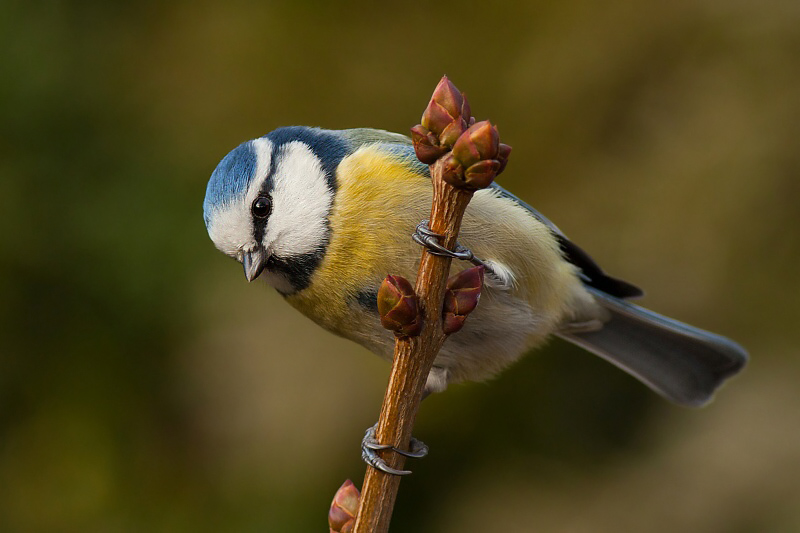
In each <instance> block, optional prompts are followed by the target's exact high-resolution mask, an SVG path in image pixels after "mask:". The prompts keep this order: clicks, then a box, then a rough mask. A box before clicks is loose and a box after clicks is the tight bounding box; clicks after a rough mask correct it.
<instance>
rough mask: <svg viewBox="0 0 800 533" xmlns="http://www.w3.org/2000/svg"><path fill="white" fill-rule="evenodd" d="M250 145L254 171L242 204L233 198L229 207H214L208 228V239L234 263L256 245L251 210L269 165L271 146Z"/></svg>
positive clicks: (256, 141)
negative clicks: (234, 258)
mask: <svg viewBox="0 0 800 533" xmlns="http://www.w3.org/2000/svg"><path fill="white" fill-rule="evenodd" d="M250 145H251V147H252V149H253V151H254V152H255V154H256V169H255V172H254V174H253V179H252V180H251V181H250V185H249V186H248V188H247V193H246V195H245V198H244V200H242V198H241V197H239V198H234V199H233V200H232V203H226V204H224V205H221V206H219V207H217V209H215V210H214V213H213V214H212V216H211V223H210V225H209V228H208V235H209V237H211V240H212V241H214V244H215V245H216V247H217V249H219V250H220V251H221V252H223V253H224V254H227V255H229V256H231V257H236V258H237V259H240V255H241V251H242V250H250V249H252V248H254V247H255V245H256V242H255V241H254V240H253V215H252V214H251V213H250V206H251V205H252V204H253V202H254V201H255V199H256V197H257V196H258V193H259V191H260V190H261V187H262V186H263V184H264V180H265V179H266V178H267V175H268V174H269V169H270V165H271V164H272V161H271V160H272V142H270V141H269V140H267V139H254V140H252V141H250Z"/></svg>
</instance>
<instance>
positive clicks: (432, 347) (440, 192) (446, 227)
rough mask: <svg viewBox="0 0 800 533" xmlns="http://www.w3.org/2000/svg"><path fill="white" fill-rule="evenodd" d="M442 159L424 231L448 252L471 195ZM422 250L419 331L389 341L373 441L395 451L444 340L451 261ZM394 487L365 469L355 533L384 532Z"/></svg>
mask: <svg viewBox="0 0 800 533" xmlns="http://www.w3.org/2000/svg"><path fill="white" fill-rule="evenodd" d="M443 161H444V160H443V159H439V160H437V161H436V162H435V163H434V164H433V165H431V178H432V180H433V206H432V208H431V218H430V228H431V230H432V231H433V232H434V233H438V234H439V235H444V239H443V241H442V242H441V244H443V245H444V246H445V247H446V248H448V249H451V250H452V249H453V247H454V246H455V243H456V238H457V237H458V231H459V228H460V227H461V219H462V218H463V216H464V210H465V209H466V207H467V204H468V203H469V201H470V199H471V198H472V191H469V190H465V189H460V188H456V187H454V186H452V185H450V184H448V183H445V181H444V180H443V179H442V172H443V166H444V162H443ZM423 250H424V251H423V252H422V259H421V261H420V265H419V271H418V272H417V281H416V287H415V291H416V293H417V296H418V297H419V301H420V305H421V307H422V313H423V316H424V321H425V322H424V323H425V327H424V328H423V330H422V333H421V334H420V335H419V336H418V337H401V338H398V339H397V342H396V343H395V347H394V361H393V363H392V371H391V374H390V376H389V386H388V387H387V389H386V395H385V396H384V399H383V406H382V407H381V414H380V418H379V419H378V426H377V430H376V432H375V436H376V440H377V441H378V442H380V443H381V444H390V445H392V446H394V447H396V448H399V449H408V446H409V441H410V440H411V431H412V429H413V426H414V420H415V418H416V415H417V409H418V408H419V404H420V401H421V399H422V391H423V388H424V386H425V381H426V379H427V377H428V373H429V372H430V370H431V367H432V366H433V361H434V359H435V358H436V355H437V354H438V353H439V349H440V348H441V347H442V344H443V343H444V340H445V335H444V333H442V325H441V317H442V301H443V298H444V289H445V283H446V281H447V275H448V273H449V272H450V262H451V259H450V258H447V257H440V256H436V255H433V254H430V253H428V251H427V249H423ZM382 457H383V459H384V460H385V461H386V463H387V464H388V465H389V466H390V467H392V468H402V467H403V463H404V457H403V456H401V455H399V454H397V453H392V452H391V451H386V452H383V455H382ZM399 486H400V477H398V476H394V475H391V474H386V473H384V472H381V471H380V470H377V469H375V468H371V467H368V468H367V473H366V476H365V478H364V485H363V487H362V490H361V504H360V508H359V513H358V516H357V518H356V524H355V529H354V532H355V533H373V532H376V533H380V532H385V531H388V529H389V521H390V519H391V516H392V510H393V509H394V502H395V499H396V497H397V491H398V489H399Z"/></svg>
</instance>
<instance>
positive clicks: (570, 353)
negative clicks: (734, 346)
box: [0, 0, 800, 533]
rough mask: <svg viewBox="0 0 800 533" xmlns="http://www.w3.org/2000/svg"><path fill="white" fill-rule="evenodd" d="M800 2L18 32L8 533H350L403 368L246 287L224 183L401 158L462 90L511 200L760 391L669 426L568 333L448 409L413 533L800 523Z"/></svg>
mask: <svg viewBox="0 0 800 533" xmlns="http://www.w3.org/2000/svg"><path fill="white" fill-rule="evenodd" d="M798 58H800V3H798V2H797V1H796V0H767V1H764V2H759V3H756V2H746V1H739V0H734V1H729V0H726V1H723V0H700V1H689V0H678V1H675V2H656V1H647V2H638V3H637V2H628V1H622V0H614V1H612V2H590V1H584V0H563V1H560V2H554V1H551V2H522V1H520V2H504V3H502V4H496V5H491V4H487V3H478V2H468V1H467V2H459V3H446V2H439V3H416V4H413V5H411V4H402V5H401V4H398V3H393V4H380V3H375V2H320V1H306V2H288V1H287V2H272V1H262V2H246V1H239V0H231V1H228V2H172V3H162V2H136V3H134V2H129V3H125V2H35V1H34V2H22V1H15V0H6V1H5V2H3V3H2V5H1V6H0V75H1V76H2V83H0V111H2V115H0V128H1V129H0V132H1V133H0V228H2V230H0V530H2V531H9V532H38V531H47V532H50V531H54V532H60V531H82V532H87V531H88V532H95V531H97V532H105V531H131V532H133V531H165V532H166V531H193V532H194V531H197V532H204V531H208V532H211V531H235V532H262V531H270V532H271V531H278V532H282V531H287V532H293V531H301V532H305V531H326V527H327V524H326V515H327V510H328V505H329V503H330V499H331V498H332V496H333V494H334V492H335V490H336V488H337V487H338V486H339V485H340V484H341V483H342V482H343V481H344V480H345V479H346V478H348V477H350V478H353V479H354V481H355V482H356V484H357V485H360V484H361V481H362V476H363V472H364V465H363V464H362V463H361V461H360V458H359V449H358V445H359V442H360V439H361V436H362V434H363V430H364V428H366V427H367V426H369V425H371V424H372V423H373V422H374V420H375V419H376V417H377V413H378V409H379V405H380V402H381V398H382V394H383V390H384V387H385V384H386V378H387V375H388V365H386V364H385V363H384V362H382V361H380V360H378V358H376V357H374V356H372V355H371V354H369V353H367V352H366V351H364V350H363V349H361V348H360V347H357V346H355V345H353V344H350V343H348V342H345V341H343V340H340V339H336V338H333V337H332V336H330V335H329V334H327V333H325V332H323V331H322V330H320V329H319V328H317V326H315V325H313V324H312V323H311V322H310V321H308V320H306V319H305V318H303V317H302V316H300V315H299V314H298V313H296V312H295V311H294V310H292V309H291V308H289V307H288V306H287V305H286V304H285V303H284V302H282V301H281V299H280V298H279V297H278V296H277V295H276V294H275V293H274V292H273V291H272V290H270V289H269V288H268V287H266V286H265V285H262V284H254V285H248V284H247V283H246V281H245V280H244V277H243V275H242V273H241V267H239V266H238V265H237V264H236V263H234V262H233V261H231V260H229V259H227V258H225V257H224V256H223V255H222V254H220V253H219V252H217V251H216V250H215V249H214V247H213V245H212V244H211V242H210V240H209V239H208V237H207V235H206V232H205V228H204V227H203V222H202V216H201V203H202V200H203V196H204V194H205V186H206V181H207V179H208V176H209V175H210V173H211V171H212V170H213V168H214V167H215V165H216V163H217V162H218V161H219V159H220V158H221V157H222V156H224V155H225V154H226V153H227V152H228V151H229V150H230V149H232V148H233V147H234V146H236V145H237V144H238V143H240V142H241V141H244V140H246V139H249V138H252V137H256V136H260V135H263V134H265V133H267V132H268V131H270V130H272V129H273V128H275V127H278V126H282V125H289V124H307V125H318V126H323V127H329V128H348V127H357V126H371V127H377V128H383V129H388V130H394V131H400V132H407V131H408V128H409V127H410V126H412V125H414V124H415V123H416V122H417V121H418V119H419V116H420V114H421V112H422V109H423V108H424V106H425V104H426V103H427V99H428V97H429V95H430V92H431V91H432V89H433V88H434V86H435V85H436V82H437V81H438V80H439V77H440V76H441V75H442V74H445V73H446V74H448V75H449V76H450V77H451V78H452V79H453V80H454V81H455V83H456V84H457V85H458V86H459V87H460V88H461V89H462V90H464V91H466V92H467V93H468V95H469V97H470V100H471V103H472V107H473V110H474V112H475V114H476V115H477V116H478V117H479V118H490V119H491V120H492V121H494V122H495V123H497V124H498V125H499V128H500V131H501V132H502V134H503V139H504V140H505V141H506V142H508V143H509V144H511V145H512V146H514V154H513V157H512V160H511V164H510V166H509V169H508V171H506V173H505V174H504V175H503V176H502V179H501V183H502V185H504V186H506V187H507V188H509V189H510V190H512V191H514V192H515V193H516V194H518V195H519V196H521V197H522V198H524V199H525V200H527V201H529V202H530V203H532V204H534V205H536V206H537V207H538V208H539V209H540V210H541V211H542V212H543V213H545V214H546V215H547V216H548V217H550V218H552V219H553V220H554V221H555V222H556V223H557V224H559V226H560V227H561V228H562V229H563V230H564V231H565V232H566V233H567V234H568V235H570V236H571V237H572V238H573V240H575V241H576V242H577V243H579V244H580V245H581V246H583V247H584V248H586V249H587V250H589V251H590V252H591V253H592V254H593V255H594V256H595V258H596V259H597V260H598V261H599V262H600V263H601V264H603V266H604V267H606V269H607V270H608V271H609V272H611V273H613V274H615V275H618V276H620V277H623V278H626V279H629V280H631V281H633V282H635V283H637V284H639V285H641V286H643V287H644V288H645V289H646V290H647V293H648V294H647V297H646V298H645V299H644V300H643V304H644V305H646V306H648V307H651V308H653V309H655V310H658V311H660V312H662V313H665V314H668V315H671V316H675V317H678V318H681V319H683V320H686V321H688V322H691V323H694V324H696V325H699V326H701V327H705V328H708V329H711V330H713V331H718V332H720V333H723V334H726V335H728V336H731V337H733V338H735V339H737V340H738V341H740V342H741V343H743V344H744V345H745V346H747V347H748V348H749V350H750V351H751V356H752V362H751V364H750V366H749V367H748V368H747V370H746V371H745V373H743V374H742V375H741V376H739V377H737V378H736V379H734V380H733V381H732V382H731V383H729V386H727V387H726V388H725V389H724V390H722V391H721V392H720V394H719V395H718V398H717V399H716V401H715V402H714V403H713V404H711V405H710V406H709V407H707V408H705V409H701V410H688V409H683V408H678V407H673V406H671V405H669V404H667V403H666V402H665V401H663V400H661V399H660V398H658V397H656V396H655V395H654V394H652V393H650V392H649V391H648V390H646V389H645V388H644V387H643V386H641V385H639V384H638V383H637V382H635V381H634V380H633V379H631V378H629V377H628V376H626V375H624V374H623V373H621V372H620V371H618V370H616V369H615V368H613V367H611V366H610V365H608V364H606V363H604V362H602V361H600V360H599V359H597V358H595V357H594V356H591V355H588V354H586V353H584V352H582V351H580V350H578V349H575V348H572V347H570V346H567V345H566V344H564V343H561V342H556V341H554V342H553V343H552V344H551V345H550V346H549V347H547V348H546V349H544V350H540V351H539V352H538V353H537V354H536V355H535V356H530V357H527V358H525V359H524V360H523V361H522V362H520V363H519V364H517V365H516V366H514V367H513V368H512V369H511V370H509V371H508V372H506V373H505V374H503V375H502V376H500V377H499V378H497V379H495V380H494V381H492V382H490V383H485V384H469V385H462V386H457V387H453V388H452V389H451V390H449V391H448V392H447V393H445V394H443V395H438V396H434V397H432V398H431V399H429V400H426V402H425V405H423V408H422V411H421V414H420V416H419V420H418V424H417V426H416V429H415V433H416V435H417V436H418V437H420V438H422V439H423V440H425V441H426V442H427V443H428V444H429V445H430V446H431V448H432V452H431V454H430V456H429V458H428V459H426V460H424V461H420V462H415V463H414V464H413V465H412V467H413V468H414V469H415V474H414V475H413V476H411V477H410V478H408V479H406V480H404V481H403V483H402V485H401V492H400V498H399V501H398V505H397V509H396V513H395V519H394V523H393V531H397V532H402V531H406V532H412V531H413V532H423V533H425V532H455V531H459V532H461V531H508V532H527V531H543V532H544V531H547V532H570V533H575V532H612V531H613V532H618V531H649V532H674V531H691V532H736V533H744V532H765V531H769V532H790V531H800V506H798V505H797V502H798V501H800V476H798V472H800V388H798V385H797V383H798V379H797V378H798V370H799V369H798V366H800V365H798V358H797V356H796V353H797V341H798V333H797V330H798V320H799V319H800V305H798V302H797V299H798V281H797V279H798V278H797V264H798V260H800V240H798V235H797V230H798V227H800V209H798V207H797V203H798V200H799V199H800V185H799V183H800V180H799V179H798V178H800V149H799V148H800V93H798V86H800V60H799V59H798Z"/></svg>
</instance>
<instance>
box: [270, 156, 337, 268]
mask: <svg viewBox="0 0 800 533" xmlns="http://www.w3.org/2000/svg"><path fill="white" fill-rule="evenodd" d="M275 159H276V161H275V164H276V165H277V168H276V169H275V172H274V173H273V175H272V180H273V188H272V214H271V215H270V217H269V222H268V223H267V231H266V233H265V234H264V241H263V242H264V245H265V246H267V247H268V249H269V250H270V251H271V252H272V253H275V254H276V255H278V256H279V257H287V256H292V255H300V254H307V253H312V252H316V251H317V250H319V248H320V247H321V246H323V245H324V243H325V240H326V239H327V234H328V213H329V211H330V208H331V204H332V202H333V191H332V190H331V188H330V186H329V185H328V181H327V179H326V176H325V172H324V171H323V169H322V163H321V161H320V160H319V158H318V157H317V156H316V155H314V152H312V151H311V149H310V148H309V147H308V145H306V144H305V143H303V142H301V141H292V142H289V143H286V144H284V145H283V146H282V147H281V148H280V150H279V151H278V154H277V155H276V158H275Z"/></svg>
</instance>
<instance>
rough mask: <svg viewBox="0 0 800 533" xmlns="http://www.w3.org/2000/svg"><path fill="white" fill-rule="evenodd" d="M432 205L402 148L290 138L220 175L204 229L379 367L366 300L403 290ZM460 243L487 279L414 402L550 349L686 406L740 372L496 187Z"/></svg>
mask: <svg viewBox="0 0 800 533" xmlns="http://www.w3.org/2000/svg"><path fill="white" fill-rule="evenodd" d="M431 198H432V184H431V176H430V171H429V167H428V165H425V164H423V163H421V162H420V161H419V160H418V159H417V158H416V156H415V152H414V148H413V146H412V143H411V140H410V139H409V138H408V137H407V136H405V135H402V134H398V133H391V132H387V131H383V130H378V129H370V128H356V129H345V130H327V129H321V128H315V127H307V126H288V127H281V128H278V129H275V130H274V131H272V132H270V133H268V134H266V135H264V136H262V137H259V138H256V139H252V140H249V141H246V142H244V143H242V144H240V145H239V146H237V147H236V148H234V149H233V150H232V151H231V152H230V153H228V154H227V155H226V156H225V157H224V158H223V159H222V160H221V161H220V163H219V164H218V166H217V167H216V168H215V170H214V171H213V173H212V174H211V178H210V180H209V182H208V186H207V189H206V195H205V200H204V202H203V216H204V221H205V225H206V229H207V231H208V234H209V237H210V238H211V240H212V241H213V243H214V245H215V246H216V248H218V249H219V250H220V251H221V252H223V253H224V254H225V255H227V256H230V257H232V258H234V259H235V260H236V261H238V262H240V263H241V264H242V267H243V269H244V274H245V277H246V278H247V280H248V281H251V282H252V281H255V280H259V281H262V280H263V281H264V282H266V283H267V284H268V285H270V286H272V287H273V288H274V289H275V290H277V291H278V293H280V294H281V295H282V296H283V298H284V299H285V300H286V302H287V303H288V304H289V305H291V306H292V307H294V308H296V309H297V310H299V311H300V312H301V313H302V314H304V315H305V316H307V317H309V318H310V319H311V320H313V321H314V322H316V323H317V324H318V325H320V326H322V327H323V328H324V329H326V330H328V331H330V332H332V333H334V334H336V335H339V336H341V337H344V338H347V339H350V340H352V341H354V342H356V343H358V344H360V345H362V346H364V347H366V348H367V349H368V350H370V351H372V352H374V353H375V354H377V355H378V356H380V357H382V358H383V359H385V360H387V361H391V359H392V354H393V349H394V343H395V337H394V334H393V333H392V332H390V331H388V330H386V329H384V328H383V327H382V326H381V323H380V316H379V314H378V307H377V293H378V289H379V287H380V285H381V282H382V281H383V279H384V278H385V277H386V276H387V274H393V275H400V276H403V277H405V278H407V279H412V280H413V279H414V276H415V275H416V272H417V267H418V265H419V260H420V256H421V253H420V247H419V244H417V243H416V242H414V240H412V238H411V236H412V234H414V232H415V228H416V227H417V225H418V224H419V223H420V221H421V220H423V219H425V218H426V217H427V215H428V214H429V213H430V206H431ZM458 239H459V243H460V244H461V245H462V246H463V247H464V248H466V249H469V250H470V251H471V252H472V253H473V254H474V256H475V257H479V258H480V259H481V261H482V262H483V264H484V265H485V266H486V275H485V280H484V286H483V289H482V292H481V299H480V303H479V305H478V307H477V308H476V309H475V311H474V312H473V313H472V314H471V315H470V317H469V320H467V321H466V323H465V326H464V328H463V329H462V330H461V331H460V332H458V333H456V334H454V335H451V336H449V337H448V339H447V341H446V342H445V344H444V345H443V347H442V349H441V350H440V352H439V354H438V355H437V357H436V359H435V361H434V364H433V368H432V369H431V371H430V374H429V375H428V377H427V381H426V384H425V394H426V395H427V394H430V393H436V392H442V391H444V390H445V389H447V387H448V386H449V385H452V384H455V383H461V382H466V381H483V380H487V379H489V378H491V377H493V376H495V375H497V374H498V373H499V372H501V371H502V370H504V369H506V368H507V367H509V366H510V365H511V364H512V363H514V362H515V361H516V360H518V359H519V358H520V357H522V356H523V355H524V354H526V353H528V352H530V351H532V350H533V349H534V348H536V347H539V346H541V345H543V344H544V343H545V342H547V340H548V339H549V338H551V337H553V336H556V337H560V338H562V339H565V340H566V341H568V342H571V343H573V344H576V345H578V346H580V347H581V348H584V349H585V350H587V351H589V352H592V353H594V354H596V355H599V356H600V357H602V358H604V359H606V360H607V361H609V362H610V363H612V364H614V365H616V366H618V367H619V368H621V369H622V370H624V371H626V372H628V373H629V374H631V375H633V376H634V377H635V378H637V379H638V380H640V381H641V382H643V383H644V384H645V385H647V386H648V387H650V388H651V389H652V390H654V391H655V392H656V393H658V394H660V395H661V396H663V397H665V398H666V399H668V400H670V401H671V402H673V403H676V404H680V405H685V406H693V407H697V406H702V405H705V404H706V403H708V402H709V401H710V400H711V399H712V397H713V395H714V392H715V390H716V389H717V388H718V387H719V386H720V385H721V384H722V383H723V382H724V381H725V380H726V379H727V378H729V377H731V376H733V375H734V374H736V373H737V372H739V371H740V370H741V369H742V368H743V367H744V366H745V364H746V363H747V360H748V354H747V352H746V351H745V349H744V348H742V347H741V346H740V345H739V344H737V343H736V342H734V341H732V340H730V339H728V338H726V337H723V336H721V335H717V334H714V333H711V332H708V331H704V330H702V329H699V328H696V327H693V326H690V325H688V324H685V323H683V322H680V321H678V320H674V319H672V318H668V317H665V316H662V315H660V314H657V313H655V312H653V311H650V310H648V309H645V308H643V307H640V306H638V305H636V304H633V303H631V302H630V300H631V299H634V298H637V297H640V296H641V295H642V294H643V292H642V291H641V289H639V288H638V287H637V286H635V285H633V284H631V283H629V282H626V281H623V280H621V279H618V278H615V277H612V276H610V275H608V274H607V273H606V272H605V271H604V270H603V269H601V268H600V267H599V266H598V265H597V263H596V262H595V261H594V260H593V259H592V258H591V257H590V256H589V254H587V253H586V252H585V251H584V250H583V249H582V248H580V247H579V246H577V245H576V244H574V243H573V242H572V241H570V240H569V239H568V238H567V237H566V235H564V233H563V232H562V231H561V230H560V229H559V228H558V227H557V226H556V225H555V224H553V223H552V222H550V220H549V219H548V218H546V217H545V216H543V215H542V214H541V213H539V212H538V211H536V210H535V209H534V208H533V207H531V206H530V205H528V204H527V203H525V202H524V201H523V200H521V199H520V198H518V197H517V196H515V195H513V194H512V193H510V192H508V191H506V190H505V189H503V188H502V187H501V186H499V185H497V184H496V183H493V184H492V185H491V186H490V187H488V188H486V189H482V190H478V191H477V192H475V194H474V196H473V199H472V200H471V202H470V203H469V205H468V206H467V209H466V212H465V215H464V220H463V223H462V227H461V231H460V233H459V237H458ZM458 263H461V262H458ZM469 266H471V265H468V264H464V265H461V264H457V263H456V262H454V264H453V269H454V270H459V269H462V270H463V269H464V268H467V267H469Z"/></svg>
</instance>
